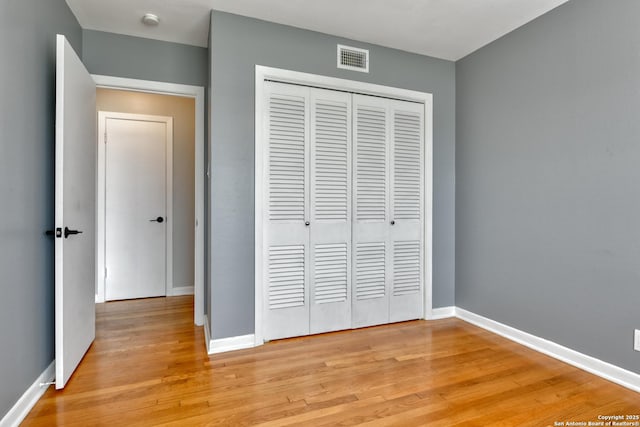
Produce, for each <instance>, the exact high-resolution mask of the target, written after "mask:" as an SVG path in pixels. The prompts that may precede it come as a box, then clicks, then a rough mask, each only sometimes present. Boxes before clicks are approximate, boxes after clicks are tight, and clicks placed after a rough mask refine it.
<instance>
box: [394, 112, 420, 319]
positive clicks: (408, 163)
mask: <svg viewBox="0 0 640 427" xmlns="http://www.w3.org/2000/svg"><path fill="white" fill-rule="evenodd" d="M389 105H390V115H391V133H390V135H391V150H390V151H391V154H392V160H391V162H390V166H391V222H390V223H391V224H392V225H391V227H390V240H389V247H390V249H391V250H392V265H393V268H392V269H390V271H389V273H390V276H391V278H392V279H391V283H392V290H391V294H390V302H389V303H390V308H389V316H390V321H391V322H399V321H404V320H411V319H419V318H421V317H422V316H423V311H424V309H423V301H424V298H423V289H424V272H423V271H424V267H423V261H422V260H423V258H424V255H423V251H424V242H423V239H422V236H423V233H424V229H423V225H422V224H423V221H424V196H423V194H424V105H422V104H416V103H412V102H402V101H390V102H389Z"/></svg>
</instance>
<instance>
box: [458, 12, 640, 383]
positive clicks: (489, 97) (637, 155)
mask: <svg viewBox="0 0 640 427" xmlns="http://www.w3.org/2000/svg"><path fill="white" fill-rule="evenodd" d="M638 16H640V2H638V1H637V0H616V1H615V2H605V1H601V0H580V1H570V2H569V3H567V4H565V5H563V6H561V7H560V8H558V9H556V10H554V11H552V12H550V13H549V14H547V15H544V16H542V17H541V18H539V19H537V20H535V21H533V22H532V23H530V24H528V25H526V26H525V27H523V28H520V29H518V30H516V31H515V32H513V33H510V34H508V35H506V36H505V37H503V38H501V39H499V40H498V41H496V42H494V43H492V44H491V45H489V46H486V47H484V48H482V49H481V50H479V51H477V52H475V53H473V54H472V55H470V56H468V57H466V58H464V59H462V60H461V61H459V62H458V63H457V64H456V73H457V84H456V92H457V102H456V106H457V114H456V119H457V132H456V135H457V142H456V171H457V172H456V304H457V305H458V306H460V307H463V308H465V309H468V310H470V311H473V312H475V313H478V314H480V315H483V316H486V317H489V318H491V319H494V320H497V321H499V322H503V323H506V324H508V325H511V326H514V327H516V328H518V329H521V330H524V331H527V332H530V333H533V334H535V335H538V336H541V337H543V338H546V339H549V340H552V341H555V342H557V343H560V344H562V345H565V346H567V347H570V348H573V349H575V350H578V351H580V352H583V353H586V354H589V355H591V356H594V357H596V358H599V359H602V360H605V361H607V362H610V363H613V364H615V365H618V366H621V367H623V368H626V369H629V370H631V371H634V372H637V373H640V353H637V352H634V351H633V329H634V328H640V310H638V302H640V262H639V260H640V220H639V219H640V167H639V165H640V143H639V140H638V137H639V136H640V120H638V113H639V112H640V55H639V53H638V52H639V50H638V47H639V46H640V26H638V23H637V17H638Z"/></svg>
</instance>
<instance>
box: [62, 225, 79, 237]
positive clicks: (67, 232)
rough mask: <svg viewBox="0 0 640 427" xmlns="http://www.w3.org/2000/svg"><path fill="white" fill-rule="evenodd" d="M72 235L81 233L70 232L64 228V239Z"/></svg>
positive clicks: (77, 231) (67, 228) (76, 231)
mask: <svg viewBox="0 0 640 427" xmlns="http://www.w3.org/2000/svg"><path fill="white" fill-rule="evenodd" d="M74 234H82V231H80V230H70V229H69V227H65V228H64V238H65V239H66V238H68V237H69V236H71V235H74Z"/></svg>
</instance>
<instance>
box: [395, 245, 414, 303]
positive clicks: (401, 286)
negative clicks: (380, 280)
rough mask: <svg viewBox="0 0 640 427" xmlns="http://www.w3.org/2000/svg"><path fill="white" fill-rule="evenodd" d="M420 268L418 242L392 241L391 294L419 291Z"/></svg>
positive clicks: (398, 294)
mask: <svg viewBox="0 0 640 427" xmlns="http://www.w3.org/2000/svg"><path fill="white" fill-rule="evenodd" d="M420 269H421V268H420V242H419V241H398V242H394V244H393V295H394V296H400V295H407V294H413V293H417V292H420Z"/></svg>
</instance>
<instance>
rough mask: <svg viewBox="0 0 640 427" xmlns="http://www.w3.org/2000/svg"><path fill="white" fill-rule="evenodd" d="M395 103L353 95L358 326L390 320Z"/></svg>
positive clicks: (354, 259) (355, 309)
mask: <svg viewBox="0 0 640 427" xmlns="http://www.w3.org/2000/svg"><path fill="white" fill-rule="evenodd" d="M390 131H391V123H390V115H389V100H388V99H385V98H377V97H373V96H365V95H353V215H354V221H353V256H352V269H353V276H352V277H353V278H352V299H353V302H352V310H353V316H352V326H353V327H354V328H357V327H364V326H371V325H379V324H383V323H388V322H389V293H390V289H391V275H390V269H389V267H390V265H391V262H392V258H391V249H390V247H389V225H390V218H389V213H390V206H389V205H390V165H389V157H390V147H389V145H390V139H391V138H390Z"/></svg>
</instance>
